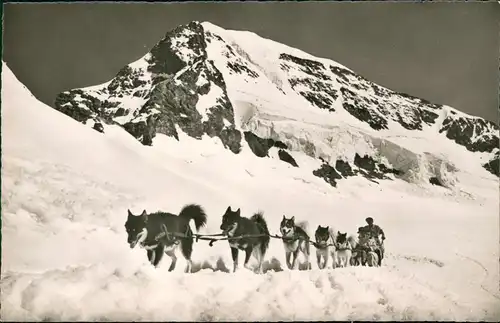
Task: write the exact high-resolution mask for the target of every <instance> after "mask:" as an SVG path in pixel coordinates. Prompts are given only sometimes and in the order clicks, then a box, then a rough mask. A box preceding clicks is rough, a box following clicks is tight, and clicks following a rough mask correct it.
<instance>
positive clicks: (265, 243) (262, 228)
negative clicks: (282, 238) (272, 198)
mask: <svg viewBox="0 0 500 323" xmlns="http://www.w3.org/2000/svg"><path fill="white" fill-rule="evenodd" d="M250 220H252V221H253V222H254V223H256V224H257V227H258V228H259V233H260V234H265V236H264V237H262V240H261V241H262V243H261V244H260V251H261V253H262V256H264V255H265V254H266V251H267V248H268V247H269V241H270V240H271V237H270V236H269V228H268V227H267V222H266V220H265V219H264V215H263V214H262V212H257V213H255V214H254V215H252V217H251V218H250Z"/></svg>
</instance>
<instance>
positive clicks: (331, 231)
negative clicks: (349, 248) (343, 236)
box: [328, 227, 337, 243]
mask: <svg viewBox="0 0 500 323" xmlns="http://www.w3.org/2000/svg"><path fill="white" fill-rule="evenodd" d="M328 233H329V234H330V238H332V241H333V243H337V231H336V230H335V229H334V228H333V227H329V228H328Z"/></svg>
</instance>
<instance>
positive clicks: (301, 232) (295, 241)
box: [280, 215, 311, 269]
mask: <svg viewBox="0 0 500 323" xmlns="http://www.w3.org/2000/svg"><path fill="white" fill-rule="evenodd" d="M305 226H306V223H304V222H303V223H297V224H296V223H295V216H292V217H291V218H290V219H287V218H286V217H285V216H284V215H283V219H282V220H281V223H280V232H281V236H282V237H283V238H282V240H283V246H284V247H285V257H286V265H287V266H288V269H296V265H297V258H298V256H299V253H302V254H303V255H304V257H305V259H306V265H307V269H311V263H310V262H309V255H310V254H311V252H310V251H311V247H310V246H311V242H310V240H309V235H308V234H307V233H306V231H305ZM290 258H292V261H291V262H290Z"/></svg>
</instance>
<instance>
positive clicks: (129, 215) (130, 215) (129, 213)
mask: <svg viewBox="0 0 500 323" xmlns="http://www.w3.org/2000/svg"><path fill="white" fill-rule="evenodd" d="M127 212H128V217H129V218H131V217H133V216H134V215H133V214H132V212H130V210H129V209H127Z"/></svg>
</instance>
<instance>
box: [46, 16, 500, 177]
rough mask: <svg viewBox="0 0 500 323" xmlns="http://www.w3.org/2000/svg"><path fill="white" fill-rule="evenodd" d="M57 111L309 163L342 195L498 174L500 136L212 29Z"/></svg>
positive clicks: (476, 121)
mask: <svg viewBox="0 0 500 323" xmlns="http://www.w3.org/2000/svg"><path fill="white" fill-rule="evenodd" d="M56 109H58V110H59V111H61V112H63V113H65V114H67V115H69V116H71V117H73V118H74V119H76V120H78V121H80V122H82V123H85V124H89V125H90V126H92V127H93V128H94V129H96V130H97V131H100V132H105V126H106V124H109V123H116V124H119V125H120V126H122V127H123V128H124V129H125V130H127V131H128V132H129V133H130V134H132V135H133V136H134V137H136V138H137V139H138V140H139V141H140V142H142V143H143V144H145V145H151V144H153V139H154V137H155V136H156V134H157V133H160V134H163V135H166V136H171V137H174V138H176V139H178V140H179V138H180V136H179V134H180V133H185V134H187V135H188V136H191V137H193V138H196V139H199V140H203V138H205V137H206V136H208V137H212V138H218V139H219V140H220V141H221V142H222V144H223V145H224V146H225V147H226V148H227V149H229V150H230V151H232V152H233V153H235V154H238V153H240V152H241V151H242V150H244V149H248V148H249V149H250V150H251V151H252V152H253V153H254V154H255V155H256V156H257V157H270V156H273V154H274V156H275V158H278V159H281V160H283V161H286V162H288V163H290V164H291V165H293V166H298V167H303V166H301V165H299V163H297V162H296V161H295V160H294V157H293V156H294V155H296V154H305V155H306V156H307V158H311V159H312V161H311V165H313V166H310V167H313V168H314V169H313V170H312V171H314V172H315V174H317V176H319V177H322V178H324V179H325V181H327V182H329V183H331V184H332V185H334V186H335V185H336V184H335V183H336V182H337V181H338V180H339V179H341V178H346V177H349V176H355V174H361V175H363V176H365V177H368V178H370V179H372V180H373V179H374V178H378V179H387V178H392V177H394V176H399V177H400V178H402V179H405V180H412V179H410V178H414V177H415V176H417V177H421V178H426V179H425V180H428V179H429V178H430V177H436V178H440V181H441V183H442V184H443V185H444V186H446V185H451V184H446V183H445V182H446V181H450V180H449V178H450V176H451V177H453V176H452V175H449V174H448V175H447V173H450V174H452V173H454V172H455V169H467V168H468V167H470V165H471V164H473V165H479V166H480V167H483V168H484V169H486V170H488V171H489V172H491V173H494V174H496V175H499V172H498V167H496V166H495V165H498V126H497V125H495V124H493V123H491V122H488V121H485V120H484V119H482V118H478V117H472V116H469V115H467V114H464V113H461V112H458V111H457V110H455V109H453V108H451V107H447V106H443V105H439V104H433V103H431V102H429V101H427V100H425V99H421V98H417V97H414V96H411V95H408V94H405V93H398V92H395V91H392V90H390V89H387V88H385V87H382V86H380V85H377V84H375V83H373V82H371V81H369V80H367V79H366V78H364V77H363V76H361V75H359V74H357V73H355V72H354V71H352V70H350V69H348V68H347V67H345V66H343V65H341V64H339V63H337V62H335V61H332V60H328V59H324V58H318V57H315V56H313V55H310V54H308V53H306V52H303V51H301V50H299V49H295V48H292V47H289V46H287V45H284V44H280V43H278V42H275V41H272V40H269V39H265V38H262V37H260V36H259V35H257V34H255V33H251V32H246V31H233V30H226V29H223V28H221V27H219V26H216V25H214V24H212V23H210V22H207V21H205V22H201V23H200V22H198V21H191V22H189V23H188V24H185V25H182V26H179V27H177V28H174V29H172V30H170V31H169V32H167V34H166V35H165V37H164V38H163V39H161V40H160V41H159V42H158V43H157V44H156V45H155V46H153V48H152V49H151V50H150V51H149V52H148V53H146V54H145V55H144V56H143V57H142V58H141V59H139V60H137V61H135V62H133V63H131V64H128V65H127V66H125V67H124V68H123V69H122V70H120V71H119V72H118V73H117V75H116V76H115V77H114V78H113V79H112V80H110V81H109V82H107V83H104V84H101V85H97V86H93V87H87V88H82V89H74V90H71V91H67V92H63V93H61V94H59V95H58V97H57V99H56ZM431 143H432V144H431ZM423 147H425V148H424V149H423ZM464 148H465V149H464ZM273 151H274V153H273ZM443 151H448V152H449V155H450V156H453V157H451V160H450V158H443V157H442V155H443V154H442V153H443ZM400 154H403V155H404V156H405V157H404V158H403V159H404V161H402V158H401V156H400ZM445 173H446V174H445ZM451 182H453V181H451ZM451 182H450V183H451Z"/></svg>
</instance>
